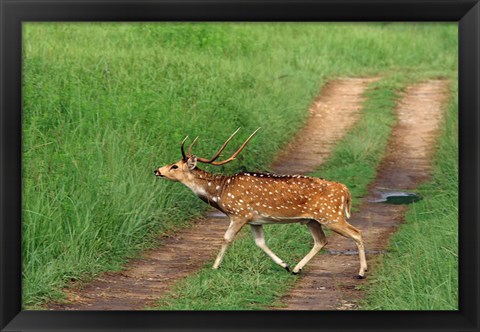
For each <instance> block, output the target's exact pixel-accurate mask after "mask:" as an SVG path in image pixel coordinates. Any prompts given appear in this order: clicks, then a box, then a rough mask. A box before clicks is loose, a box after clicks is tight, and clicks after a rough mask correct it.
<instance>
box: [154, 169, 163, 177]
mask: <svg viewBox="0 0 480 332" xmlns="http://www.w3.org/2000/svg"><path fill="white" fill-rule="evenodd" d="M153 174H155V175H156V176H162V173H160V171H159V170H158V169H156V170H154V171H153Z"/></svg>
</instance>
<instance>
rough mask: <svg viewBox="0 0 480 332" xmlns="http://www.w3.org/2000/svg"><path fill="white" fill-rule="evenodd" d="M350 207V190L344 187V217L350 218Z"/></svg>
mask: <svg viewBox="0 0 480 332" xmlns="http://www.w3.org/2000/svg"><path fill="white" fill-rule="evenodd" d="M351 207H352V197H351V195H350V190H348V189H347V187H345V202H344V204H343V211H344V212H345V217H346V218H347V219H348V218H350V208H351Z"/></svg>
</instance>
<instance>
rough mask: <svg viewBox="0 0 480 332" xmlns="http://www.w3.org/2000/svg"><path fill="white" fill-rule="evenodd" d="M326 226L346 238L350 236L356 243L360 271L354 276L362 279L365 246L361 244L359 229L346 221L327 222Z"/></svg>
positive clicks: (364, 264) (364, 267) (365, 267)
mask: <svg viewBox="0 0 480 332" xmlns="http://www.w3.org/2000/svg"><path fill="white" fill-rule="evenodd" d="M326 226H327V227H328V228H329V229H331V230H332V231H334V232H336V233H338V234H340V235H343V236H345V237H347V238H351V239H352V240H353V241H355V244H356V245H357V248H358V256H359V258H360V271H359V272H358V275H357V276H355V278H357V279H364V278H365V271H367V259H366V257H365V247H364V245H363V240H362V233H361V231H360V230H359V229H357V228H355V227H353V226H352V225H350V224H349V223H348V222H346V221H344V222H342V223H335V224H329V225H326Z"/></svg>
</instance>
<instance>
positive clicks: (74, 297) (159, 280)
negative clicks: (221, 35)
mask: <svg viewBox="0 0 480 332" xmlns="http://www.w3.org/2000/svg"><path fill="white" fill-rule="evenodd" d="M374 80H376V79H371V78H345V79H338V80H335V81H332V82H330V83H328V84H327V86H326V87H325V88H324V89H322V91H321V93H320V95H319V97H318V98H317V99H316V100H315V102H314V103H313V104H312V106H311V108H310V109H309V112H310V116H309V117H308V119H307V123H306V125H305V128H304V129H303V130H302V131H301V132H300V133H299V134H298V136H297V138H296V139H295V140H294V141H293V143H292V144H291V145H290V146H289V147H288V148H287V149H285V150H286V153H285V154H283V155H282V156H281V157H279V158H277V160H276V164H274V165H273V168H274V169H275V170H276V171H277V172H278V173H304V172H309V171H311V170H313V169H315V168H316V167H318V166H319V165H320V164H321V163H322V162H323V160H324V159H325V158H326V157H327V156H328V155H329V154H330V151H331V148H332V147H333V146H334V144H335V142H336V141H337V140H338V139H341V138H342V137H343V135H344V134H345V133H346V132H348V130H349V129H350V128H351V126H353V125H354V124H355V122H356V121H357V120H358V118H359V117H360V108H361V103H362V101H363V93H364V91H365V89H366V88H367V86H368V84H369V83H371V82H373V81H374ZM340 115H341V117H342V118H343V119H347V120H345V121H338V118H337V117H338V116H340ZM287 161H288V162H287ZM227 226H228V222H227V220H226V219H225V218H222V215H221V214H218V213H217V214H211V215H209V216H207V217H206V218H205V219H204V220H200V221H198V222H196V223H195V224H194V225H193V226H192V227H191V228H189V229H187V230H184V231H181V232H179V233H177V234H175V235H173V236H171V237H163V238H160V239H158V243H157V246H156V248H155V249H152V250H148V251H146V252H144V253H143V255H142V257H140V258H136V259H133V260H131V261H130V262H129V263H128V264H127V265H126V266H125V268H124V270H123V271H121V272H116V273H104V274H102V275H101V276H99V277H98V278H96V279H95V280H94V281H93V282H91V283H88V284H86V285H84V286H80V285H72V287H70V288H69V289H65V294H66V297H67V300H66V302H65V303H49V304H48V305H47V306H46V308H47V309H52V310H140V309H143V308H145V307H148V306H153V305H154V304H155V302H156V300H157V299H158V298H160V297H161V296H162V295H163V294H164V293H165V291H166V290H167V289H168V287H170V286H171V285H172V284H173V283H174V282H175V281H177V280H178V279H180V278H184V277H186V276H188V275H189V274H191V273H193V272H195V271H197V270H198V269H200V268H201V267H202V266H203V265H204V264H205V263H206V262H207V261H208V260H211V259H212V258H214V257H215V255H216V253H217V252H218V250H219V248H220V244H221V241H222V239H223V234H224V232H225V230H226V229H227ZM192 248H194V250H192ZM226 259H228V257H226ZM266 259H268V258H266Z"/></svg>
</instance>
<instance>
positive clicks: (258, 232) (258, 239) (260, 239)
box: [251, 225, 290, 272]
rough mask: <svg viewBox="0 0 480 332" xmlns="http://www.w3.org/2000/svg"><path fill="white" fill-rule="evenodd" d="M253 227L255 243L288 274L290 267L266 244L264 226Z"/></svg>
mask: <svg viewBox="0 0 480 332" xmlns="http://www.w3.org/2000/svg"><path fill="white" fill-rule="evenodd" d="M251 226H252V233H253V237H254V239H255V243H256V244H257V246H259V247H260V248H261V249H262V250H263V251H265V253H266V254H267V255H268V256H270V258H271V259H273V261H274V262H275V263H277V264H278V265H280V266H281V267H283V268H285V269H286V270H287V271H288V272H290V268H289V267H288V265H287V263H285V262H284V261H282V260H281V259H280V258H279V257H278V256H277V255H275V254H274V253H273V251H272V250H270V248H269V247H267V244H266V243H265V235H264V233H263V226H262V225H251Z"/></svg>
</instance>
